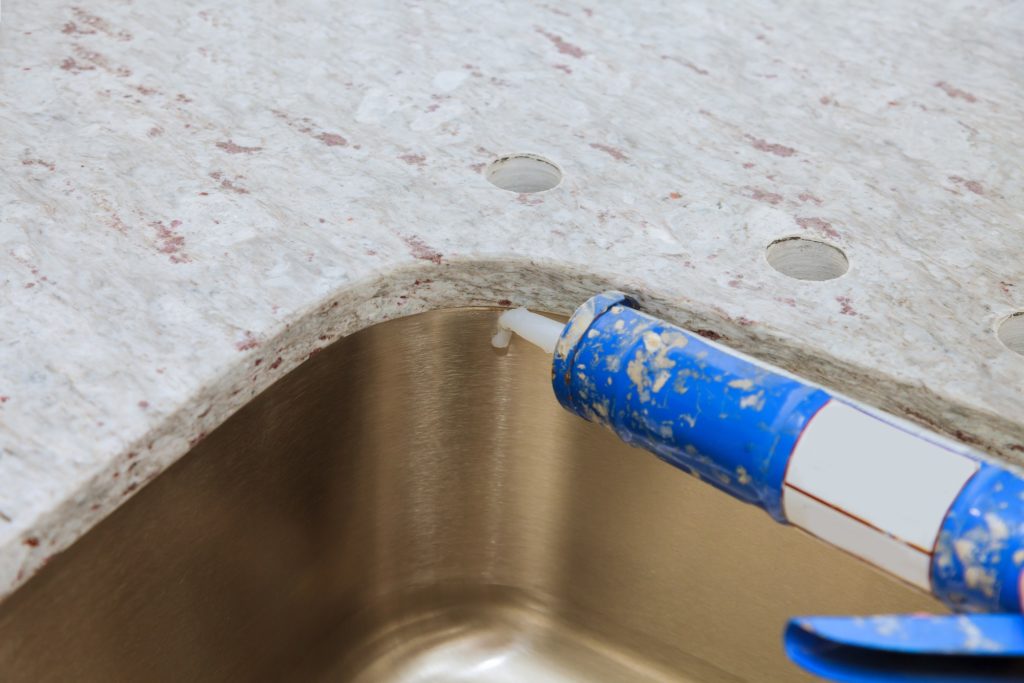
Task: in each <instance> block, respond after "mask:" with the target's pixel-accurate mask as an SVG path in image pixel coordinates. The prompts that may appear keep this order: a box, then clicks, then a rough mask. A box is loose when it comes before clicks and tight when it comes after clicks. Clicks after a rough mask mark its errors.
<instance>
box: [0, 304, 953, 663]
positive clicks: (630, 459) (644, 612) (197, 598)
mask: <svg viewBox="0 0 1024 683" xmlns="http://www.w3.org/2000/svg"><path fill="white" fill-rule="evenodd" d="M496 315H497V312H495V311H492V310H483V309H461V310H450V311H437V312H433V313H428V314H423V315H418V316H413V317H409V318H404V319H401V320H396V321H392V322H389V323H384V324H381V325H377V326H375V327H372V328H369V329H367V330H364V331H362V332H360V333H357V334H355V335H352V336H351V337H348V338H346V339H343V340H341V341H339V342H338V343H336V344H334V345H333V346H332V347H330V348H329V349H326V350H325V351H324V352H322V353H320V354H318V355H317V356H314V357H313V358H312V359H310V360H309V361H308V362H307V363H305V364H304V365H303V366H301V367H300V368H298V369H297V370H295V371H294V372H292V373H291V374H290V375H288V376H287V377H285V378H284V379H282V380H281V381H279V382H278V383H277V384H275V385H274V386H273V387H271V388H270V389H269V390H267V391H266V392H264V393H263V394H262V395H260V396H259V397H257V398H256V399H255V400H254V401H253V402H252V403H250V404H249V405H248V406H246V407H245V408H244V409H242V410H241V411H240V412H239V413H238V414H236V415H235V416H234V417H232V418H231V419H230V420H228V421H227V422H226V423H225V424H224V425H222V426H221V427H220V428H219V429H218V430H216V431H215V432H214V433H213V434H211V435H210V436H209V437H208V438H207V439H206V440H205V441H203V442H202V443H201V444H199V445H198V446H197V447H196V448H195V449H193V451H192V452H190V453H189V454H188V455H186V456H185V457H184V458H183V459H182V460H181V461H180V462H178V463H177V464H175V465H174V466H173V467H171V468H170V469H169V470H168V471H167V472H166V473H164V474H163V475H161V476H160V477H158V478H157V479H156V480H155V481H154V482H153V483H152V484H150V485H149V486H148V487H146V488H145V489H144V490H142V491H141V492H140V493H139V494H138V495H137V496H135V498H133V499H132V500H130V501H128V502H127V503H126V504H125V505H124V506H123V507H122V508H120V509H119V510H118V511H117V512H115V513H114V514H113V515H111V516H110V517H109V518H108V519H107V520H105V521H104V522H102V523H101V524H100V525H98V526H97V527H96V528H95V529H94V530H92V531H91V532H89V533H88V534H87V535H86V536H85V537H84V538H82V539H81V540H80V541H79V542H78V543H76V544H75V545H74V546H73V547H72V548H71V549H69V550H68V551H67V552H66V553H64V554H63V555H61V556H59V557H57V558H55V559H54V560H53V561H52V562H51V563H50V564H49V565H48V566H47V567H46V568H45V569H44V570H43V571H41V572H40V574H39V575H38V576H36V577H35V578H33V579H32V580H31V581H30V582H29V583H28V584H27V585H26V586H25V587H24V588H22V589H21V590H20V591H18V592H17V593H15V594H14V595H13V596H11V597H10V598H9V599H8V600H7V601H6V602H5V603H3V604H0V678H2V679H3V680H4V681H33V682H35V681H67V680H75V681H103V682H104V683H106V682H109V681H139V680H145V681H182V680H189V681H279V680H288V681H301V680H310V681H358V682H359V683H364V682H369V681H379V682H402V683H411V682H413V681H416V682H422V681H470V680H472V681H801V680H811V679H810V678H809V677H808V676H807V675H806V674H804V673H803V672H802V671H800V670H799V669H797V668H796V667H795V666H793V665H792V664H790V663H789V662H788V661H787V660H786V658H785V656H784V654H783V651H782V647H781V632H782V628H783V625H784V624H785V620H786V618H787V617H788V616H790V615H793V614H805V613H813V614H823V613H833V612H834V613H850V612H857V613H872V612H902V611H918V610H927V611H933V612H941V611H943V609H942V607H941V606H940V605H939V604H938V603H937V602H936V601H934V600H932V599H931V598H929V597H927V596H925V595H922V594H921V593H919V592H918V591H916V590H914V589H912V588H909V587H907V586H905V585H903V584H901V583H899V582H897V581H895V580H893V579H890V578H888V577H887V576H884V575H882V574H881V573H879V572H877V571H875V570H874V569H872V568H870V567H868V566H867V565H864V564H862V563H860V562H859V561H858V560H856V559H854V558H851V557H849V556H847V555H845V554H843V553H842V552H840V551H838V550H836V549H834V548H831V547H828V546H826V545H824V544H822V543H820V542H818V541H816V540H815V539H813V538H810V537H808V536H806V535H804V534H802V533H800V532H798V531H796V530H794V529H792V528H787V527H783V526H780V525H777V524H776V523H775V522H773V521H772V520H771V519H770V518H768V517H767V516H765V515H764V514H763V513H762V512H760V511H759V510H757V509H755V508H752V507H748V506H745V505H743V504H741V503H739V502H737V501H735V500H733V499H731V498H729V497H727V496H726V495H724V494H722V493H719V492H718V491H715V490H714V489H712V488H711V487H708V486H705V485H703V484H702V483H700V482H699V481H696V480H694V479H692V478H690V477H688V476H687V475H685V474H683V473H682V472H680V471H678V470H675V469H673V468H672V467H671V466H669V465H667V464H665V463H663V462H661V461H659V460H657V459H656V458H654V457H653V456H651V455H649V454H647V453H645V452H643V451H640V450H635V449H632V448H629V447H628V446H626V445H624V444H622V443H621V442H619V441H618V439H616V438H615V436H614V435H613V434H611V433H610V432H607V431H605V430H603V429H601V428H600V427H597V426H595V425H592V424H588V423H586V422H583V421H582V420H579V419H578V418H576V417H574V416H572V415H570V414H568V413H566V412H565V411H563V410H562V409H561V408H560V407H559V406H558V404H557V402H556V400H555V398H554V397H553V396H552V395H551V386H550V381H549V378H550V358H549V357H547V356H545V355H544V354H543V353H542V352H540V351H539V350H537V349H534V348H533V347H530V346H529V345H527V344H516V343H513V345H512V346H511V348H510V349H508V351H507V352H501V351H496V350H495V349H493V348H492V347H491V345H490V344H489V342H488V340H489V338H490V335H491V334H492V333H493V331H494V328H495V318H496Z"/></svg>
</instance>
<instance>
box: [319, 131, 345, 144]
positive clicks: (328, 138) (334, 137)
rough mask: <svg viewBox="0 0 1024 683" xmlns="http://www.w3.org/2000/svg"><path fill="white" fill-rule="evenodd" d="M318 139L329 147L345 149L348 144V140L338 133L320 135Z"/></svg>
mask: <svg viewBox="0 0 1024 683" xmlns="http://www.w3.org/2000/svg"><path fill="white" fill-rule="evenodd" d="M316 139H317V140H319V141H320V142H322V143H324V144H325V145H327V146H328V147H344V146H345V145H347V144H348V140H346V139H345V138H343V137H341V136H340V135H338V134H337V133H320V134H319V135H317V136H316Z"/></svg>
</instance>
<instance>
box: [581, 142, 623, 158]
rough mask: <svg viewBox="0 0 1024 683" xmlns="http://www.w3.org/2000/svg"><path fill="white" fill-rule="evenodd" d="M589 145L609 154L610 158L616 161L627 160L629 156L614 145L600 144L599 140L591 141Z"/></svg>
mask: <svg viewBox="0 0 1024 683" xmlns="http://www.w3.org/2000/svg"><path fill="white" fill-rule="evenodd" d="M590 146H591V147H593V148H594V149H596V150H600V151H602V152H604V153H605V154H607V155H608V156H610V157H611V158H612V159H615V160H616V161H627V160H628V159H629V157H628V156H626V154H625V153H624V152H623V151H622V150H621V149H617V148H615V147H612V146H611V145H602V144H601V143H599V142H591V143H590Z"/></svg>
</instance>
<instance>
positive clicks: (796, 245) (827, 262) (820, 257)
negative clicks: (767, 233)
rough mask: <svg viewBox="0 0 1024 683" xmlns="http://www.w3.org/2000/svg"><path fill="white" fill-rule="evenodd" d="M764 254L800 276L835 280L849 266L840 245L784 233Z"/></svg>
mask: <svg viewBox="0 0 1024 683" xmlns="http://www.w3.org/2000/svg"><path fill="white" fill-rule="evenodd" d="M765 258H767V259H768V263H769V264H770V265H771V267H772V268H774V269H775V270H777V271H779V272H780V273H782V274H783V275H788V276H789V277H792V278H796V279H797V280H815V281H821V280H833V279H835V278H837V277H839V276H840V275H843V274H844V273H846V271H847V270H849V269H850V262H849V261H847V260H846V254H844V253H843V252H842V251H841V250H840V249H838V248H837V247H833V246H832V245H831V244H825V243H824V242H818V241H817V240H807V239H804V238H803V237H784V238H783V239H780V240H775V241H774V242H772V243H771V244H769V245H768V249H767V250H766V251H765Z"/></svg>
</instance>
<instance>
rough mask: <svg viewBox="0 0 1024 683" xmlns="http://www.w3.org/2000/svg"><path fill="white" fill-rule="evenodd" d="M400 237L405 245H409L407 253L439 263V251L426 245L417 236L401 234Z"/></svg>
mask: <svg viewBox="0 0 1024 683" xmlns="http://www.w3.org/2000/svg"><path fill="white" fill-rule="evenodd" d="M401 239H402V241H403V242H405V246H407V247H409V253H411V254H412V255H413V256H415V257H416V258H418V259H422V260H424V261H431V262H433V263H436V264H437V265H441V253H440V252H439V251H437V250H435V249H433V248H432V247H430V246H428V245H427V243H426V242H424V241H423V240H422V239H420V238H419V237H418V236H416V235H408V236H403V237H402V238H401Z"/></svg>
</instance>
